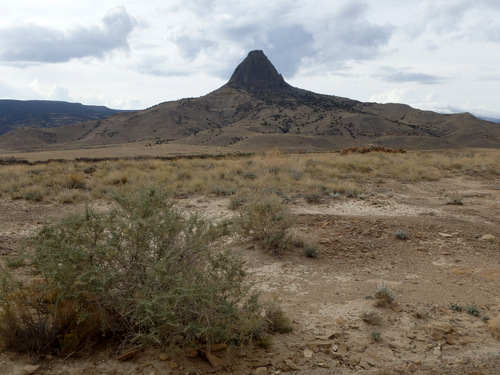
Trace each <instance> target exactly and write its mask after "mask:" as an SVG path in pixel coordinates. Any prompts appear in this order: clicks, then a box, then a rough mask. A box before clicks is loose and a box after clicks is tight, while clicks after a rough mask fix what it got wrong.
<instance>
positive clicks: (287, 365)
mask: <svg viewBox="0 0 500 375" xmlns="http://www.w3.org/2000/svg"><path fill="white" fill-rule="evenodd" d="M299 370H300V367H299V366H297V365H296V364H295V363H293V362H292V361H285V362H284V363H283V364H282V365H281V371H284V372H288V371H299Z"/></svg>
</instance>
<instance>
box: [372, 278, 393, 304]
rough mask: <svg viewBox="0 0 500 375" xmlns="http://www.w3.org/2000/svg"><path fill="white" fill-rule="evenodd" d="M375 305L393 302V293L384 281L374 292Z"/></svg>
mask: <svg viewBox="0 0 500 375" xmlns="http://www.w3.org/2000/svg"><path fill="white" fill-rule="evenodd" d="M375 298H376V299H377V300H378V301H377V306H387V305H391V304H392V303H393V302H394V293H393V292H392V290H391V289H390V288H389V286H388V285H387V284H386V283H381V284H380V285H379V286H378V288H377V291H376V292H375Z"/></svg>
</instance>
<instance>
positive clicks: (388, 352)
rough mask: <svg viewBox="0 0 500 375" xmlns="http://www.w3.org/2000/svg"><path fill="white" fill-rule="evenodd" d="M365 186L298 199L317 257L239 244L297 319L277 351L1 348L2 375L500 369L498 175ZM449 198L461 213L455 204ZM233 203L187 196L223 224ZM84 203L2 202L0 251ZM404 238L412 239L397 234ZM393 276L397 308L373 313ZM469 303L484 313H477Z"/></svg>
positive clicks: (254, 273)
mask: <svg viewBox="0 0 500 375" xmlns="http://www.w3.org/2000/svg"><path fill="white" fill-rule="evenodd" d="M364 190H365V193H364V194H363V195H361V196H358V197H353V198H347V197H343V196H342V197H338V198H334V197H329V198H324V199H323V200H322V201H321V202H320V203H317V204H309V203H306V202H305V201H304V200H303V199H302V198H296V199H294V200H292V201H291V202H289V205H290V208H291V210H292V213H293V216H294V218H295V224H294V227H293V230H294V233H295V235H297V236H300V237H302V238H304V239H306V240H311V241H316V242H317V243H318V244H319V247H318V257H317V258H307V257H306V256H305V255H304V253H303V249H301V248H296V249H295V250H291V251H289V252H287V253H285V254H284V255H283V256H282V257H275V256H272V255H271V254H265V253H263V252H262V250H261V249H259V248H257V247H256V246H255V245H253V244H251V243H241V242H235V243H234V246H235V247H236V248H238V249H239V250H240V251H242V252H243V253H244V256H245V258H246V260H247V263H246V265H247V267H248V270H249V272H250V278H251V279H252V280H253V281H255V282H256V283H257V287H258V288H259V289H260V290H261V291H262V293H263V296H265V297H272V296H277V297H278V298H279V299H280V300H281V302H282V305H283V308H284V310H285V312H286V313H287V314H288V316H289V317H290V318H291V319H292V321H293V326H294V331H293V332H292V333H290V334H283V335H277V336H275V337H274V339H273V345H272V347H271V348H269V349H261V348H254V347H244V348H236V349H231V350H221V351H217V352H215V353H214V354H215V355H216V356H217V357H218V358H220V359H221V360H222V361H221V363H220V364H218V365H217V364H216V365H215V366H212V365H211V364H210V363H209V362H208V361H207V360H206V359H203V358H201V357H199V356H197V357H195V358H189V357H190V356H193V355H192V353H178V354H175V355H166V354H165V353H162V352H161V351H160V350H148V351H145V352H141V353H136V355H135V356H134V357H133V358H131V359H129V360H127V361H120V360H118V359H116V356H115V353H114V352H102V353H99V354H96V355H94V356H92V357H86V358H78V357H69V358H54V357H50V356H49V357H47V358H41V359H35V358H30V357H29V356H27V355H20V354H15V353H12V352H3V353H1V354H0V374H61V375H62V374H68V375H77V374H81V375H83V374H145V375H154V374H156V375H160V374H206V373H233V374H250V373H255V374H279V373H290V374H293V373H296V374H348V373H354V372H356V373H359V374H365V373H366V374H411V373H415V374H471V375H472V374H476V375H478V374H499V373H500V338H499V337H495V336H494V335H493V334H492V330H491V328H490V327H489V325H488V319H487V318H488V317H489V318H491V320H490V325H491V321H492V320H494V318H495V317H497V316H499V315H500V180H499V178H498V177H496V178H490V179H477V178H473V177H468V176H460V177H456V178H447V179H440V180H438V181H423V182H416V183H404V182H381V183H377V184H374V183H372V184H367V185H366V186H364ZM452 195H459V196H461V197H462V200H463V205H450V204H447V203H448V202H449V201H450V199H451V198H452ZM228 203H229V199H228V198H222V197H211V196H191V197H189V198H185V199H182V200H180V201H179V204H180V205H181V206H184V207H186V209H189V210H195V211H199V212H200V213H201V214H202V215H208V216H212V217H217V218H219V217H224V216H230V215H234V214H235V212H234V211H231V210H230V209H229V208H228ZM95 204H96V205H101V204H102V205H105V204H106V203H104V202H95ZM75 209H78V207H77V206H76V205H62V204H59V203H33V202H27V201H24V200H11V199H10V197H8V196H6V195H4V196H2V197H0V253H1V257H2V258H3V259H4V260H6V259H8V257H11V256H13V255H15V254H16V252H17V251H18V250H19V248H20V244H21V242H22V239H23V238H24V237H25V236H26V235H28V234H30V233H32V232H33V231H35V230H36V229H37V228H39V227H40V225H41V224H42V223H43V222H45V221H47V220H50V218H54V217H59V216H61V215H63V214H65V213H66V212H68V211H70V210H75ZM397 231H404V232H405V233H407V234H408V238H407V239H405V240H402V239H398V238H396V236H395V233H396V232H397ZM383 282H385V283H386V284H387V285H388V286H389V287H390V289H391V290H392V291H393V292H394V294H395V302H396V304H395V305H393V306H390V307H387V306H386V307H375V306H374V305H375V302H376V300H375V299H374V298H373V295H374V293H375V291H376V290H377V287H378V286H379V285H380V284H381V283H383ZM472 304H476V305H477V307H478V310H479V316H474V315H471V314H469V313H467V311H466V308H467V307H468V306H469V307H470V306H472ZM452 305H459V306H461V307H463V311H456V310H454V309H451V308H450V307H451V306H452ZM366 313H368V314H366ZM363 314H365V317H366V316H367V315H368V316H371V317H372V319H371V320H370V319H367V320H369V321H368V322H367V321H365V320H363V319H362V316H363ZM377 320H379V321H378V322H377ZM374 323H376V324H374ZM378 336H379V339H378V340H374V338H377V337H378Z"/></svg>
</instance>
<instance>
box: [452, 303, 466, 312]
mask: <svg viewBox="0 0 500 375" xmlns="http://www.w3.org/2000/svg"><path fill="white" fill-rule="evenodd" d="M450 310H453V311H462V310H463V308H462V306H460V305H457V304H455V303H453V304H451V305H450Z"/></svg>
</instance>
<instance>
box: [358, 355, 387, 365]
mask: <svg viewBox="0 0 500 375" xmlns="http://www.w3.org/2000/svg"><path fill="white" fill-rule="evenodd" d="M362 361H365V362H366V363H368V364H369V365H370V366H381V365H383V363H384V360H383V359H382V358H380V357H379V356H376V355H375V354H372V353H370V352H366V353H364V354H363V357H362Z"/></svg>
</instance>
